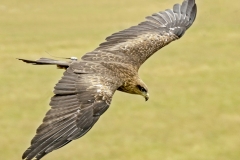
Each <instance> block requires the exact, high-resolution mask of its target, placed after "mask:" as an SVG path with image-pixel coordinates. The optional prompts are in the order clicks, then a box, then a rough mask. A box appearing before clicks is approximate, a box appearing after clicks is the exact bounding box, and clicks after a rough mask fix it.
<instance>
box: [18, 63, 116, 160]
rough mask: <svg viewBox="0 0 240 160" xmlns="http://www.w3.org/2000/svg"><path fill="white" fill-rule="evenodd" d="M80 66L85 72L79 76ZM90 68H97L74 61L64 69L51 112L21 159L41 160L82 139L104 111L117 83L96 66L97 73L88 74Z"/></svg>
mask: <svg viewBox="0 0 240 160" xmlns="http://www.w3.org/2000/svg"><path fill="white" fill-rule="evenodd" d="M82 65H84V68H85V70H84V71H85V73H81V67H82ZM96 65H97V64H96ZM94 67H97V66H94V64H89V63H88V64H86V63H84V64H82V62H74V63H72V64H71V65H70V66H69V68H67V70H66V71H65V72H64V76H63V77H62V79H61V80H60V81H59V82H58V83H57V84H56V86H55V90H54V93H55V95H54V96H53V97H52V99H51V102H50V106H51V109H50V110H49V111H48V112H47V113H46V116H45V118H44V119H43V123H42V124H41V125H40V126H39V128H38V129H37V133H36V135H35V137H34V138H33V139H32V141H31V146H30V147H29V148H28V149H27V150H26V151H25V153H24V154H23V156H22V158H23V159H25V160H31V159H34V158H35V159H36V160H38V159H41V158H42V157H43V156H44V155H46V154H47V153H49V152H51V151H53V150H56V149H58V148H60V147H62V146H64V145H66V144H67V143H69V142H71V141H72V140H75V139H77V138H79V137H81V136H83V135H84V134H85V133H87V132H88V131H89V130H90V129H91V128H92V126H93V125H94V124H95V123H96V122H97V120H98V119H99V117H100V116H101V115H102V114H103V113H104V112H105V111H106V110H107V109H108V107H109V105H110V103H111V99H112V95H113V94H114V92H115V90H116V89H117V88H118V87H119V86H118V80H117V79H114V77H111V76H110V75H109V72H108V73H106V74H108V76H106V75H105V72H104V68H102V69H103V70H101V68H99V67H100V66H98V70H99V73H91V72H94ZM87 69H88V70H87ZM75 71H77V73H76V72H75ZM87 72H88V73H87Z"/></svg>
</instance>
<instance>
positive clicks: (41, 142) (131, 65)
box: [20, 0, 197, 160]
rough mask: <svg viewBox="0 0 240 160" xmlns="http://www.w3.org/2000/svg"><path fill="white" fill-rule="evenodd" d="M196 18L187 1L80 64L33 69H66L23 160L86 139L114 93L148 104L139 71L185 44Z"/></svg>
mask: <svg viewBox="0 0 240 160" xmlns="http://www.w3.org/2000/svg"><path fill="white" fill-rule="evenodd" d="M196 13H197V7H196V4H195V0H184V1H183V2H182V4H175V5H174V6H173V8H172V9H167V10H165V11H161V12H157V13H154V14H152V15H151V16H148V17H146V19H145V21H143V22H141V23H140V24H138V25H136V26H133V27H130V28H128V29H125V30H123V31H120V32H117V33H114V34H112V35H111V36H109V37H107V38H106V41H105V42H103V43H101V44H100V46H99V47H98V48H96V49H95V50H93V51H92V52H89V53H86V54H85V55H84V56H83V57H82V58H81V59H80V60H77V59H76V58H75V57H72V58H71V60H69V61H59V60H54V59H48V58H40V59H39V60H36V61H32V60H26V59H20V60H22V61H24V62H27V63H31V64H35V65H56V66H57V67H58V68H63V69H65V72H64V74H63V77H62V78H61V79H60V80H59V82H58V83H57V84H56V86H55V87H54V94H55V95H54V96H53V97H52V98H51V102H50V106H51V109H50V110H49V111H48V112H47V113H46V115H45V118H44V119H43V123H42V124H41V125H40V126H39V127H38V129H37V131H36V135H35V137H34V138H33V139H32V141H31V145H30V147H29V148H28V149H27V150H26V151H25V152H24V154H23V156H22V158H23V159H24V160H32V159H35V160H39V159H41V158H42V157H43V156H45V155H46V154H48V153H49V152H51V151H53V150H56V149H59V148H61V147H63V146H64V145H66V144H68V143H69V142H71V141H72V140H75V139H78V138H80V137H82V136H83V135H85V134H86V133H87V132H88V131H89V130H90V129H91V128H92V127H93V125H94V124H95V123H96V122H97V121H98V119H99V118H100V116H101V115H102V114H103V113H104V112H105V111H106V110H107V109H108V107H109V106H110V104H111V100H112V97H113V94H114V92H115V91H117V90H118V91H122V92H126V93H131V94H138V95H141V96H143V97H144V98H145V100H148V98H149V94H148V89H147V86H146V84H145V83H144V82H143V81H142V80H141V79H140V77H139V75H138V70H139V68H140V66H141V65H142V64H143V63H144V62H145V61H146V60H147V59H148V58H149V57H150V56H151V55H153V53H155V52H156V51H158V50H159V49H161V48H162V47H164V46H166V45H167V44H169V43H170V42H172V41H175V40H177V39H179V38H181V37H182V36H183V35H184V33H185V31H186V30H187V29H188V28H189V27H190V26H191V25H192V23H193V22H194V20H195V17H196Z"/></svg>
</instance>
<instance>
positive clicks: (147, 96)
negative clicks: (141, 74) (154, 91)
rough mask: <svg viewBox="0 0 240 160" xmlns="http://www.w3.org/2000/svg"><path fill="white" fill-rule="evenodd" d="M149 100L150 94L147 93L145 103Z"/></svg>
mask: <svg viewBox="0 0 240 160" xmlns="http://www.w3.org/2000/svg"><path fill="white" fill-rule="evenodd" d="M148 99H149V94H148V93H147V94H146V95H145V101H147V100H148Z"/></svg>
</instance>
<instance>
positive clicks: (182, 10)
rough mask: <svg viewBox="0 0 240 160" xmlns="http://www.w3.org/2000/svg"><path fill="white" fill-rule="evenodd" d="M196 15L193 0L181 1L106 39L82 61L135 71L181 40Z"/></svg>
mask: <svg viewBox="0 0 240 160" xmlns="http://www.w3.org/2000/svg"><path fill="white" fill-rule="evenodd" d="M196 13H197V7H196V4H195V0H184V1H183V3H182V5H180V4H175V5H174V6H173V9H167V10H165V11H162V12H158V13H154V14H153V15H152V16H149V17H146V21H144V22H142V23H140V24H139V25H137V26H133V27H130V28H129V29H126V30H123V31H120V32H118V33H114V34H113V35H111V36H109V37H107V38H106V42H104V43H102V44H100V46H99V47H98V48H97V49H96V50H94V51H93V52H90V53H87V54H86V55H84V56H83V57H82V59H84V60H90V61H99V60H104V61H114V62H121V63H127V64H130V65H132V66H133V67H134V68H135V69H137V70H138V69H139V67H140V66H141V65H142V64H143V63H144V62H145V61H146V60H147V59H148V58H149V57H150V56H151V55H152V54H153V53H155V52H156V51H157V50H159V49H160V48H162V47H164V46H166V45H167V44H169V43H170V42H172V41H174V40H177V39H179V38H181V37H182V36H183V34H184V33H185V31H186V30H187V29H188V28H189V27H190V26H191V25H192V23H193V22H194V20H195V17H196Z"/></svg>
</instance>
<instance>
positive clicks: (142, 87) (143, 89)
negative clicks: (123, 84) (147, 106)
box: [134, 79, 149, 101]
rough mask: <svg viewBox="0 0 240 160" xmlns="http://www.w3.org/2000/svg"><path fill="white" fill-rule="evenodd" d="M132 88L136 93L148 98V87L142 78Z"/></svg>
mask: <svg viewBox="0 0 240 160" xmlns="http://www.w3.org/2000/svg"><path fill="white" fill-rule="evenodd" d="M134 90H135V92H136V93H137V94H139V95H141V96H143V97H144V98H145V100H146V101H147V100H148V99H149V93H148V88H147V86H146V84H145V83H144V82H143V81H142V80H140V79H139V81H138V83H137V84H136V86H135V89H134Z"/></svg>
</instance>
